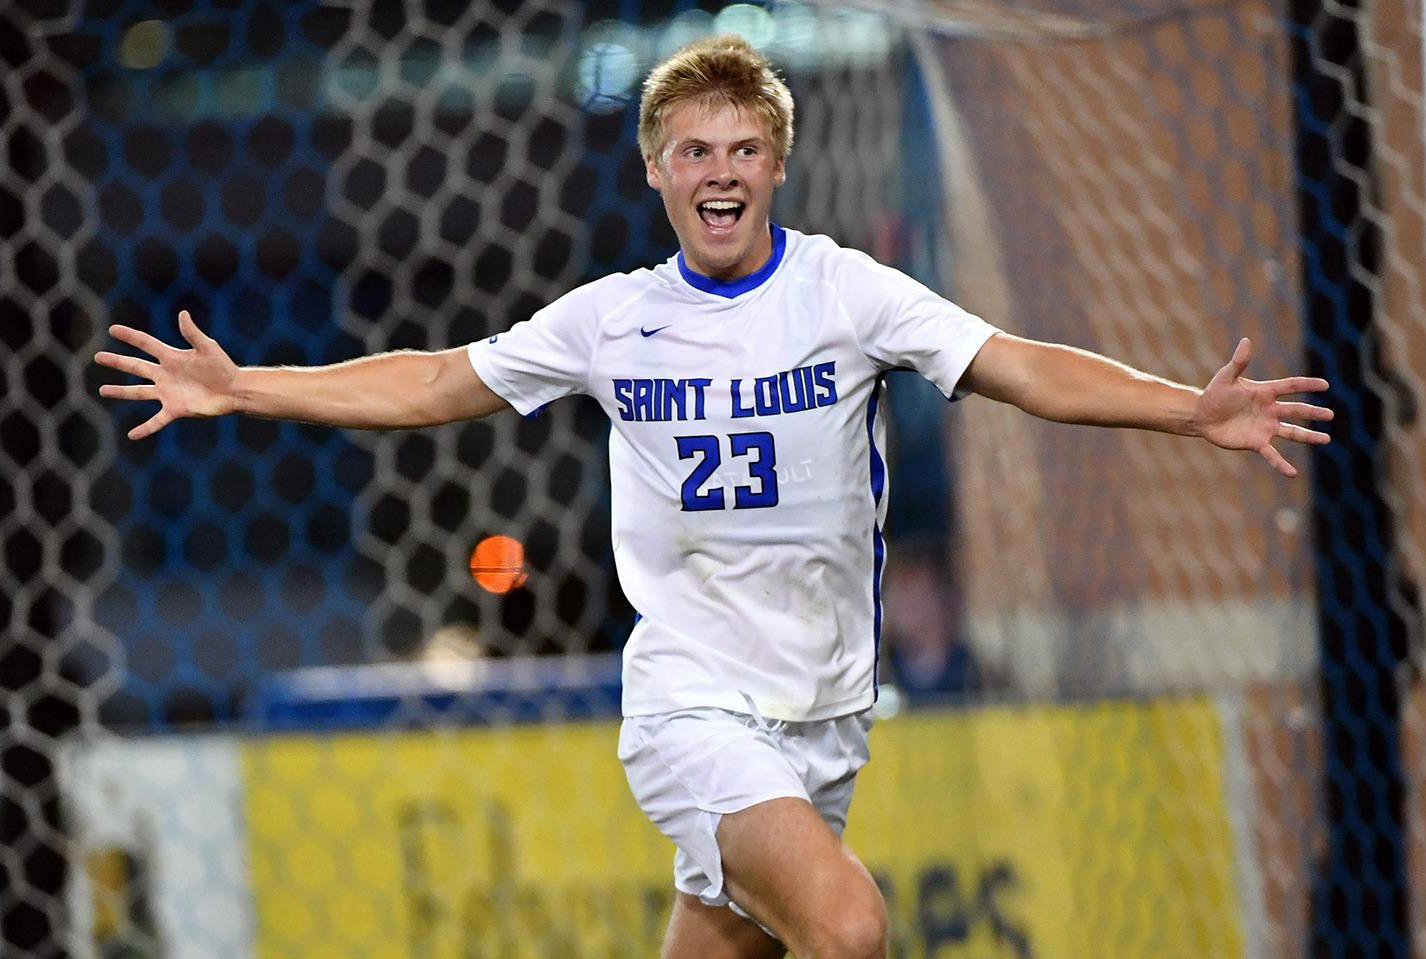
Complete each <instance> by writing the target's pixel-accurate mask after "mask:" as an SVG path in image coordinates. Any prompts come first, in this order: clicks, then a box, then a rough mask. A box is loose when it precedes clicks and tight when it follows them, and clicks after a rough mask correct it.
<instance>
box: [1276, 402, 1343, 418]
mask: <svg viewBox="0 0 1426 959" xmlns="http://www.w3.org/2000/svg"><path fill="white" fill-rule="evenodd" d="M1273 415H1274V416H1276V417H1277V418H1278V419H1284V420H1330V419H1333V418H1334V417H1336V415H1337V414H1336V413H1334V412H1333V411H1332V410H1330V409H1328V408H1327V407H1325V406H1313V405H1312V404H1311V403H1278V404H1277V405H1276V406H1274V407H1273Z"/></svg>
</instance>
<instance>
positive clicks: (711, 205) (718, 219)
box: [698, 200, 744, 230]
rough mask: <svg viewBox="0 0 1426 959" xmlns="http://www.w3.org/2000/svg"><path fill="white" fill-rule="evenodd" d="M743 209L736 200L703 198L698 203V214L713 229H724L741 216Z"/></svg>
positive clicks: (728, 227)
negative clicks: (703, 199)
mask: <svg viewBox="0 0 1426 959" xmlns="http://www.w3.org/2000/svg"><path fill="white" fill-rule="evenodd" d="M743 209H744V207H743V204H741V203H739V202H737V201H736V200H705V201H704V202H702V203H700V204H698V216H699V218H700V219H702V220H703V222H704V223H707V224H708V225H709V226H711V227H712V228H713V229H715V230H726V229H730V228H731V227H732V226H733V224H735V223H737V222H738V220H739V219H741V218H742V215H743Z"/></svg>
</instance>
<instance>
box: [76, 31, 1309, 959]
mask: <svg viewBox="0 0 1426 959" xmlns="http://www.w3.org/2000/svg"><path fill="white" fill-rule="evenodd" d="M792 119H793V104H792V97H791V95H790V94H789V92H788V90H787V87H786V86H785V85H784V84H783V83H782V81H781V80H780V79H779V78H778V77H777V76H776V74H775V73H774V72H773V70H772V69H771V67H770V66H769V64H768V62H767V61H766V60H765V59H764V58H762V57H761V56H760V55H759V54H757V53H756V52H755V51H754V50H753V49H752V48H751V47H750V46H749V45H748V44H747V43H746V42H744V41H743V40H741V39H738V38H736V37H717V38H713V39H709V40H705V41H701V42H699V43H696V44H693V45H692V46H690V47H687V48H685V49H684V50H682V51H680V52H678V53H676V54H675V55H674V56H672V57H671V58H670V59H669V60H667V61H665V62H664V63H662V64H660V65H659V66H658V67H656V68H655V69H654V70H653V71H652V73H651V74H650V75H649V77H648V79H647V81H646V83H645V86H644V93H643V99H642V103H641V107H640V119H639V147H640V150H641V152H642V154H643V158H644V162H645V166H646V171H647V177H648V182H649V185H650V186H652V187H653V188H654V189H655V190H657V191H658V192H659V193H660V194H661V196H662V198H663V203H664V208H665V210H666V211H667V214H668V218H669V220H670V221H671V223H672V224H673V228H674V230H675V232H676V233H677V234H678V240H679V247H680V249H679V252H678V253H677V254H676V255H675V256H673V257H672V258H670V259H669V260H667V261H666V262H664V263H662V264H660V265H658V266H656V267H654V268H653V269H643V270H636V271H634V272H632V273H629V274H623V275H615V276H609V277H606V278H604V279H602V280H598V281H596V282H593V283H590V284H588V285H587V286H583V287H581V288H579V289H576V290H573V291H572V292H570V293H568V294H566V295H565V296H563V297H561V298H559V299H558V300H556V301H555V302H554V303H552V304H550V305H549V306H547V307H545V308H544V309H542V310H540V311H539V312H538V313H536V314H535V316H534V317H533V318H531V319H530V320H528V321H526V322H522V323H517V324H516V325H515V326H514V327H513V328H512V329H510V330H508V331H506V332H503V333H500V334H498V335H496V336H492V337H490V338H489V339H488V340H487V341H485V342H480V343H474V344H471V345H470V346H468V347H459V348H456V349H450V350H445V351H439V352H429V353H423V352H409V351H401V352H395V353H387V354H383V355H379V356H371V357H366V358H362V359H357V360H352V361H350V362H346V363H339V364H336V365H334V366H326V367H320V368H298V369H292V368H243V367H238V366H237V365H235V364H234V362H233V361H232V360H231V359H229V357H228V356H227V354H226V353H225V352H224V351H223V349H222V348H221V347H220V346H219V345H218V343H216V342H215V341H214V340H213V339H211V338H209V337H208V336H206V335H205V334H204V333H202V332H201V331H200V330H199V329H198V327H197V325H196V324H195V323H194V321H193V319H192V317H191V316H190V315H189V314H188V313H187V312H186V311H185V312H182V313H180V314H179V329H180V331H181V333H182V335H183V338H184V339H185V340H187V341H188V345H189V347H190V349H176V348H174V347H171V346H168V345H166V344H164V343H162V342H160V341H159V340H157V339H155V338H154V337H152V336H150V335H148V334H146V333H143V332H140V331H138V330H134V329H131V328H128V327H123V326H114V327H112V328H111V332H112V334H113V336H114V337H115V338H116V339H118V340H121V341H122V342H124V343H127V344H129V345H130V346H132V347H135V348H137V349H139V350H142V351H144V352H146V353H148V354H150V355H151V356H152V357H153V358H154V361H153V362H150V361H148V360H144V359H140V358H138V357H133V356H125V355H117V354H114V353H107V352H105V353H100V354H98V356H97V361H98V362H99V363H101V364H103V365H105V366H109V367H113V368H114V369H117V370H121V371H123V372H125V373H131V374H135V375H137V376H140V377H143V378H145V379H146V380H148V381H149V382H148V383H145V384H140V385H127V386H117V385H106V386H103V387H101V389H100V392H101V394H102V395H104V396H107V397H113V398H117V399H125V400H157V401H158V402H159V403H160V408H159V410H158V412H157V413H155V414H154V415H153V416H152V417H151V418H150V419H148V420H147V421H146V422H144V423H143V424H141V425H140V426H137V427H135V428H134V429H133V430H131V431H130V433H129V436H130V438H132V439H136V440H137V439H142V438H144V437H147V436H151V435H153V434H154V433H156V432H158V431H159V430H160V429H162V428H163V427H165V426H166V425H167V424H169V423H170V422H172V421H173V420H176V419H179V418H181V417H187V416H218V415H222V414H226V413H234V412H239V413H248V414H252V415H256V416H263V417H271V418H281V419H293V420H302V421H305V422H309V423H323V424H330V425H333V426H343V427H349V428H358V429H398V428H413V427H421V426H429V425H435V424H439V423H449V422H453V421H456V420H465V419H471V418H474V417H481V416H487V415H490V414H492V413H495V412H497V411H500V410H503V409H506V408H509V407H514V408H515V409H516V410H518V411H519V412H521V413H530V412H532V411H534V410H537V409H539V408H540V407H542V406H544V405H545V404H546V403H549V402H550V401H552V400H554V399H557V398H559V397H562V396H567V395H570V394H573V393H587V394H589V395H591V396H594V397H595V398H596V399H597V400H598V401H599V402H600V404H601V405H602V406H603V407H604V410H605V411H606V412H607V413H608V415H609V418H610V419H611V420H612V422H613V424H614V429H613V431H612V434H611V437H610V441H609V442H610V478H611V484H612V490H613V542H614V551H615V557H616V561H617V566H618V571H619V578H620V582H621V583H622V584H623V587H624V591H625V593H626V594H627V596H628V597H629V600H630V602H631V603H632V604H633V606H634V608H635V609H636V610H638V612H639V614H640V615H639V619H638V621H637V625H636V626H635V627H634V631H633V633H632V634H631V636H630V637H629V641H628V645H627V647H626V649H625V651H624V692H623V713H624V716H625V719H624V724H623V727H622V729H621V735H620V741H619V754H620V759H621V761H622V762H623V763H624V767H625V770H626V772H627V775H628V780H629V784H630V787H631V788H632V790H633V793H634V796H635V798H636V799H637V801H638V803H639V804H640V806H641V807H642V808H643V810H644V811H645V813H646V814H647V815H648V816H649V817H650V819H652V821H653V822H654V823H655V825H657V826H658V828H659V829H660V830H662V831H663V832H664V833H665V834H666V835H668V836H669V837H670V838H671V839H672V840H673V842H674V843H675V845H676V847H677V854H676V859H675V863H674V885H675V887H676V889H677V895H676V898H675V903H674V909H673V916H672V919H671V921H670V926H669V930H668V934H667V937H666V940H665V944H664V955H665V956H668V957H688V959H720V957H728V959H733V957H746V959H756V957H773V956H781V955H783V954H784V951H785V950H791V951H792V952H793V953H794V954H796V955H798V956H801V957H803V959H831V957H838V959H861V957H873V956H883V955H885V952H886V948H887V934H886V930H887V917H886V907H885V905H884V903H883V902H882V899H881V896H880V894H879V892H878V890H877V887H876V885H875V883H873V881H872V879H871V876H870V875H869V874H868V873H867V871H866V869H865V868H864V867H863V866H862V864H861V863H860V862H859V861H858V860H857V858H856V856H854V855H853V854H852V853H851V851H849V850H848V849H847V848H846V846H845V845H844V844H843V843H842V841H841V834H842V829H843V826H844V825H845V823H846V817H847V808H848V805H849V803H850V801H851V794H852V784H853V781H854V779H855V777H856V774H857V771H858V769H860V768H861V766H862V764H863V763H864V762H865V761H866V759H867V729H868V726H869V722H868V711H869V709H870V707H871V705H872V702H873V700H874V698H875V695H876V692H875V690H876V685H875V684H876V659H877V642H878V638H879V635H878V634H879V632H880V626H881V608H880V585H879V584H880V579H881V571H882V564H883V561H884V549H883V544H882V537H881V528H880V523H881V519H882V517H883V516H884V513H885V491H886V471H885V465H884V461H883V459H882V455H881V453H880V449H881V448H882V446H883V428H882V423H881V418H880V417H879V416H878V413H877V404H878V402H879V400H880V397H881V395H882V394H881V383H882V377H883V375H884V374H885V373H886V372H887V371H889V370H892V369H896V368H910V369H914V370H916V371H918V372H920V373H921V374H922V375H923V376H925V377H927V378H928V379H929V380H931V382H933V383H934V384H936V386H937V387H939V388H940V390H941V391H942V392H943V393H944V394H945V395H946V396H947V397H951V396H953V395H959V394H965V393H979V394H981V395H982V396H986V397H989V398H990V399H992V400H997V401H1000V402H1004V403H1011V404H1014V405H1015V406H1017V407H1019V408H1020V409H1022V410H1025V411H1026V412H1028V413H1031V414H1034V415H1036V416H1041V417H1044V418H1046V419H1051V420H1057V421H1060V422H1069V423H1088V424H1097V425H1101V426H1125V427H1136V428H1140V429H1152V430H1160V431H1164V432H1171V433H1178V434H1181V435H1184V436H1197V437H1201V438H1203V439H1206V440H1208V441H1209V442H1211V443H1213V444H1215V445H1217V446H1220V447H1223V448H1225V449H1231V450H1251V451H1256V452H1257V453H1259V454H1260V455H1261V456H1263V457H1264V458H1265V459H1266V460H1267V461H1268V463H1269V464H1270V465H1272V466H1273V467H1274V468H1275V469H1277V470H1278V471H1279V472H1282V473H1284V474H1285V475H1287V476H1293V475H1295V474H1296V470H1295V469H1294V468H1293V467H1292V466H1291V465H1290V464H1289V463H1288V462H1287V461H1286V460H1285V459H1284V458H1283V457H1282V456H1281V455H1280V453H1279V452H1278V451H1277V450H1276V449H1275V448H1274V447H1273V441H1274V440H1275V439H1283V440H1290V441H1297V442H1304V443H1326V442H1327V441H1328V437H1327V436H1326V434H1324V433H1321V432H1317V431H1315V430H1312V429H1309V428H1307V427H1305V426H1301V425H1295V424H1293V423H1290V422H1288V421H1290V420H1297V421H1314V420H1327V419H1330V418H1331V416H1332V414H1331V411H1330V410H1327V409H1325V408H1323V407H1318V406H1312V405H1309V404H1306V403H1300V402H1285V401H1284V400H1283V397H1284V396H1285V395H1287V394H1292V393H1299V392H1304V391H1306V392H1311V391H1320V390H1325V389H1326V388H1327V384H1326V382H1324V381H1323V380H1319V379H1311V378H1306V377H1290V378H1287V379H1281V380H1273V381H1267V382H1257V381H1253V380H1249V379H1245V378H1244V377H1243V375H1242V374H1243V371H1244V369H1245V367H1246V366H1247V364H1248V360H1249V356H1250V351H1251V346H1250V344H1249V342H1248V341H1247V340H1246V339H1245V340H1242V341H1241V342H1239V344H1238V346H1237V349H1236V350H1235V351H1234V352H1233V356H1232V359H1231V360H1229V362H1228V363H1227V365H1225V366H1224V367H1223V368H1222V369H1221V370H1219V371H1218V373H1217V374H1216V375H1215V376H1214V377H1213V378H1212V380H1211V381H1210V382H1209V383H1208V385H1207V386H1206V387H1204V388H1203V389H1195V388H1191V387H1188V386H1183V385H1180V384H1176V383H1171V382H1168V381H1166V380H1163V379H1160V378H1158V377H1154V376H1149V375H1146V374H1144V373H1140V372H1137V371H1135V370H1133V369H1130V368H1128V367H1126V366H1123V365H1121V364H1119V363H1116V362H1114V361H1112V360H1109V359H1106V358H1104V357H1101V356H1097V355H1095V354H1092V353H1088V352H1085V351H1083V350H1078V349H1071V348H1068V347H1065V346H1058V345H1053V344H1047V343H1040V342H1035V341H1032V340H1028V339H1022V338H1020V337H1016V336H1012V335H1010V334H1008V333H1004V332H1000V331H998V330H997V329H995V328H994V327H992V326H991V325H989V324H987V323H986V322H984V321H983V320H981V319H979V318H977V317H975V316H972V315H970V314H968V313H966V312H965V311H963V310H961V309H959V308H958V307H956V306H955V305H953V304H952V303H949V302H947V301H946V300H944V299H942V298H941V297H940V296H938V295H936V294H935V293H933V292H931V291H930V290H928V289H926V288H925V287H923V286H921V285H920V284H919V283H917V282H915V281H913V280H911V279H910V278H908V277H907V276H905V275H903V274H901V273H899V272H897V271H896V270H893V269H889V268H887V267H885V266H881V265H879V264H877V263H876V262H874V261H873V260H871V259H870V258H868V257H867V256H865V255H863V254H861V253H858V252H854V251H851V250H846V249H842V248H840V247H838V246H837V245H836V244H835V243H834V242H833V241H831V240H829V239H827V238H826V237H821V236H808V235H804V234H801V233H798V232H795V231H794V230H791V229H784V228H783V227H781V226H778V225H776V224H773V223H772V222H771V221H770V219H769V211H770V209H771V206H772V198H773V192H774V191H775V190H776V189H777V187H778V186H779V185H780V184H781V183H782V182H783V180H784V178H785V176H786V167H785V164H786V160H787V157H788V151H789V150H790V148H791V146H792V138H793V122H792Z"/></svg>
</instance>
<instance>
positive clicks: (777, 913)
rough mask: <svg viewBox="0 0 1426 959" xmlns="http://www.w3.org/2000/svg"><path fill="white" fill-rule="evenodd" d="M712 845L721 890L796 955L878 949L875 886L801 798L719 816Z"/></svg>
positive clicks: (880, 926)
mask: <svg viewBox="0 0 1426 959" xmlns="http://www.w3.org/2000/svg"><path fill="white" fill-rule="evenodd" d="M718 849H719V851H720V852H721V853H722V856H723V879H724V882H725V883H726V885H727V890H728V894H729V895H730V896H732V898H733V900H734V901H735V902H736V903H737V904H738V905H739V906H741V907H743V909H745V910H746V911H747V912H748V913H749V914H750V915H752V916H755V917H757V919H758V921H759V922H761V923H762V924H763V925H765V926H767V927H768V928H769V929H771V930H772V931H773V932H775V933H777V935H778V938H780V939H781V940H782V941H783V942H784V943H786V944H787V947H788V949H789V950H790V951H791V952H792V953H793V954H794V955H796V956H799V957H800V959H884V957H885V956H886V948H887V942H886V936H887V917H886V903H885V902H884V901H883V900H882V898H881V890H879V889H877V887H876V883H875V882H874V881H873V880H872V878H871V874H870V873H869V872H867V870H866V867H865V866H863V865H862V864H861V861H860V860H858V859H857V857H856V856H855V855H854V854H853V853H852V851H851V850H850V849H848V848H847V846H846V844H844V843H843V842H842V841H841V839H839V838H838V837H837V835H836V834H835V833H833V832H832V829H831V827H829V826H828V825H827V823H826V822H825V821H824V820H823V819H822V817H821V816H820V815H819V814H818V813H817V810H815V809H814V808H812V805H811V804H810V803H808V802H807V801H806V800H803V799H773V800H769V801H768V802H764V803H759V804H758V805H756V806H751V807H749V808H747V809H744V810H741V811H739V812H736V813H731V814H729V815H727V816H724V817H723V819H722V821H721V822H720V823H719V825H718Z"/></svg>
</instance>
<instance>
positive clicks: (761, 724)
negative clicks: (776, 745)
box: [738, 689, 787, 733]
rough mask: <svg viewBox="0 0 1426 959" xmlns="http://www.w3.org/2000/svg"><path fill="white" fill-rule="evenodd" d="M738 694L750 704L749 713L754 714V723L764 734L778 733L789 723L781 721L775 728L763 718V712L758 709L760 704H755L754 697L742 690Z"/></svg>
mask: <svg viewBox="0 0 1426 959" xmlns="http://www.w3.org/2000/svg"><path fill="white" fill-rule="evenodd" d="M738 693H739V695H741V696H742V697H743V702H745V703H747V704H748V711H749V712H751V713H752V714H753V721H754V722H756V723H757V724H758V728H759V729H761V730H762V731H763V732H765V733H774V732H777V730H778V729H781V728H783V727H785V726H786V725H787V723H785V722H783V721H781V720H779V721H778V723H777V725H776V727H774V725H773V724H772V723H770V722H768V721H767V720H766V719H764V718H763V714H762V711H761V710H760V709H758V704H757V703H755V702H753V697H751V696H749V695H748V694H747V693H745V692H743V691H742V690H741V689H740V690H738Z"/></svg>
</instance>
